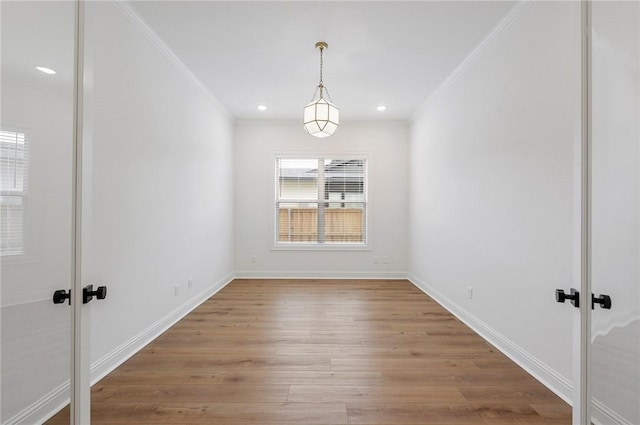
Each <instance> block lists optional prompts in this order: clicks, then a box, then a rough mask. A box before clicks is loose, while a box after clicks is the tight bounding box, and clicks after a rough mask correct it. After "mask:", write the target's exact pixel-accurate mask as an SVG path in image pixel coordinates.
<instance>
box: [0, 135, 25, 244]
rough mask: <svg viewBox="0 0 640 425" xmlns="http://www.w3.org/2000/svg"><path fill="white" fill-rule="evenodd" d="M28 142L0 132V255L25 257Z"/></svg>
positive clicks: (22, 138) (18, 136)
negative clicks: (22, 255) (23, 255)
mask: <svg viewBox="0 0 640 425" xmlns="http://www.w3.org/2000/svg"><path fill="white" fill-rule="evenodd" d="M28 163H29V158H28V140H27V137H26V136H25V135H24V134H23V133H16V132H12V131H4V130H0V170H1V174H0V255H2V256H5V255H21V254H24V253H25V233H26V231H25V227H26V226H25V224H26V223H25V221H26V209H27V166H28Z"/></svg>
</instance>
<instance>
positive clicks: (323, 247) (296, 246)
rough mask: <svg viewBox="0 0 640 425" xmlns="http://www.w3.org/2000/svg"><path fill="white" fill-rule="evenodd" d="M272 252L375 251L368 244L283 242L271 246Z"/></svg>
mask: <svg viewBox="0 0 640 425" xmlns="http://www.w3.org/2000/svg"><path fill="white" fill-rule="evenodd" d="M270 249H271V251H373V248H371V247H370V246H369V245H368V244H366V243H357V242H354V243H353V244H350V245H349V244H344V243H330V242H329V243H327V242H325V243H316V244H310V243H305V242H281V243H279V244H278V245H273V246H271V248H270Z"/></svg>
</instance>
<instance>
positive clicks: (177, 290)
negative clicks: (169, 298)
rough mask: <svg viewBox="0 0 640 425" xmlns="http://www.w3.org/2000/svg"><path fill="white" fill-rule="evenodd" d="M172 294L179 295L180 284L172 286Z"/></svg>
mask: <svg viewBox="0 0 640 425" xmlns="http://www.w3.org/2000/svg"><path fill="white" fill-rule="evenodd" d="M173 295H174V296H176V297H177V296H178V295H180V285H176V286H174V287H173Z"/></svg>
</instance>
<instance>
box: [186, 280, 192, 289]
mask: <svg viewBox="0 0 640 425" xmlns="http://www.w3.org/2000/svg"><path fill="white" fill-rule="evenodd" d="M187 288H188V289H191V288H193V280H191V279H189V280H187Z"/></svg>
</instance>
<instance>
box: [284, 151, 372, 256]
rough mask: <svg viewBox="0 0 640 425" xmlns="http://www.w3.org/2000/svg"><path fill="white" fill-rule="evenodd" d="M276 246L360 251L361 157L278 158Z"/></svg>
mask: <svg viewBox="0 0 640 425" xmlns="http://www.w3.org/2000/svg"><path fill="white" fill-rule="evenodd" d="M275 165H276V173H275V174H276V200H275V201H276V202H275V227H276V234H275V239H276V246H281V247H282V246H301V245H311V246H325V247H328V246H346V245H348V246H352V247H357V246H365V245H366V243H367V225H366V223H367V160H366V158H362V157H357V158H355V157H354V158H346V159H345V158H340V159H328V158H277V159H276V164H275Z"/></svg>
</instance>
